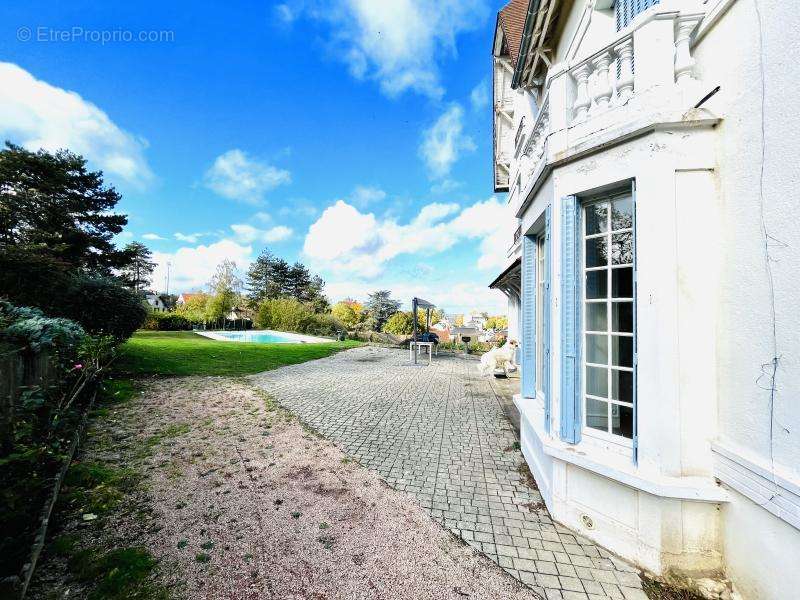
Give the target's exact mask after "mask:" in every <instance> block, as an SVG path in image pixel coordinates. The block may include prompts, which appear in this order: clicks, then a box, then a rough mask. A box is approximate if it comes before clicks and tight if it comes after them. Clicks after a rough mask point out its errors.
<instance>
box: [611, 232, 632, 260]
mask: <svg viewBox="0 0 800 600" xmlns="http://www.w3.org/2000/svg"><path fill="white" fill-rule="evenodd" d="M611 264H612V265H631V264H633V236H632V235H631V233H630V232H627V233H612V234H611Z"/></svg>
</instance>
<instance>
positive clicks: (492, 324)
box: [483, 315, 508, 329]
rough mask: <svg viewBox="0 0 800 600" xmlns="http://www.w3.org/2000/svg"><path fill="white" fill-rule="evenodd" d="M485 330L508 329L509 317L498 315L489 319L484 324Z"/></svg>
mask: <svg viewBox="0 0 800 600" xmlns="http://www.w3.org/2000/svg"><path fill="white" fill-rule="evenodd" d="M483 328H484V329H508V317H506V316H504V315H498V316H496V317H489V318H488V319H486V321H485V322H484V324H483Z"/></svg>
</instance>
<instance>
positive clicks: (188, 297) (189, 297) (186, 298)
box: [181, 292, 208, 302]
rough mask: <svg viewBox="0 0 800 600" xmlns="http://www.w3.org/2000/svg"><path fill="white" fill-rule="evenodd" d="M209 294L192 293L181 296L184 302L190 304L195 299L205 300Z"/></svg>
mask: <svg viewBox="0 0 800 600" xmlns="http://www.w3.org/2000/svg"><path fill="white" fill-rule="evenodd" d="M206 296H208V294H205V293H203V292H192V293H191V294H181V298H183V301H184V302H189V301H190V300H194V299H195V298H205V297H206Z"/></svg>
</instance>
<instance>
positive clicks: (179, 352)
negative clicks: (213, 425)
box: [116, 331, 361, 376]
mask: <svg viewBox="0 0 800 600" xmlns="http://www.w3.org/2000/svg"><path fill="white" fill-rule="evenodd" d="M360 344H361V343H360V342H356V341H350V340H348V341H345V342H329V343H321V344H250V343H241V342H218V341H216V340H212V339H209V338H207V337H203V336H202V335H197V334H196V333H192V332H191V331H139V332H137V333H135V334H134V336H133V337H132V338H131V339H130V340H128V341H127V342H126V343H125V344H124V345H123V346H122V353H121V356H120V357H119V359H118V360H117V364H116V370H117V372H118V373H120V374H125V375H134V376H135V375H248V374H250V373H258V372H260V371H268V370H270V369H276V368H278V367H282V366H284V365H293V364H297V363H301V362H305V361H307V360H314V359H316V358H324V357H326V356H330V355H331V354H333V353H335V352H338V351H340V350H345V349H347V348H354V347H356V346H359V345H360Z"/></svg>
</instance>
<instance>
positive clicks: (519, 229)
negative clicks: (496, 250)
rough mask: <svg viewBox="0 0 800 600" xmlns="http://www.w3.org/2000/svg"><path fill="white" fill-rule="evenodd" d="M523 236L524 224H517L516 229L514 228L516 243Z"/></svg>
mask: <svg viewBox="0 0 800 600" xmlns="http://www.w3.org/2000/svg"><path fill="white" fill-rule="evenodd" d="M521 237H522V225H517V228H516V230H514V244H516V243H517V242H518V241H519V238H521Z"/></svg>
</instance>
